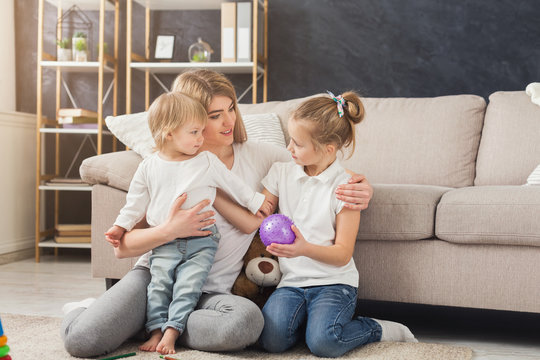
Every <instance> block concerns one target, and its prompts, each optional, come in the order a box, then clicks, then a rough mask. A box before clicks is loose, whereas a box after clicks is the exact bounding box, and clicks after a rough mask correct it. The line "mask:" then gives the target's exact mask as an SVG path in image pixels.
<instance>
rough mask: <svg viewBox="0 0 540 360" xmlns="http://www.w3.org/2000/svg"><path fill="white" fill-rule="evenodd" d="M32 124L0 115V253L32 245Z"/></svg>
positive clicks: (30, 118)
mask: <svg viewBox="0 0 540 360" xmlns="http://www.w3.org/2000/svg"><path fill="white" fill-rule="evenodd" d="M1 1H3V0H0V2H1ZM35 124H36V116H35V115H34V114H24V113H16V112H0V166H1V170H2V172H1V175H0V199H2V200H1V201H0V231H1V235H0V254H6V253H10V252H14V251H19V250H23V249H28V248H32V247H33V246H34V227H35V215H36V214H35V208H36V204H35V194H34V191H35V172H36V140H35V133H36V125H35Z"/></svg>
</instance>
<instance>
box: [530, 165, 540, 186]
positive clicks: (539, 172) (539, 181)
mask: <svg viewBox="0 0 540 360" xmlns="http://www.w3.org/2000/svg"><path fill="white" fill-rule="evenodd" d="M527 185H540V165H538V166H537V167H536V169H534V171H533V172H532V173H531V175H529V177H528V178H527Z"/></svg>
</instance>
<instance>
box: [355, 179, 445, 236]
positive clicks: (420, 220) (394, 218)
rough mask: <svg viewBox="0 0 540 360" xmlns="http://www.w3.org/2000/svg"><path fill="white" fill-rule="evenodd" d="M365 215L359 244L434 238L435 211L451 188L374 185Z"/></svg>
mask: <svg viewBox="0 0 540 360" xmlns="http://www.w3.org/2000/svg"><path fill="white" fill-rule="evenodd" d="M373 190H374V191H373V198H372V199H371V201H370V202H369V207H368V208H367V209H366V210H364V211H362V217H361V219H360V228H359V231H358V236H357V239H358V240H421V239H429V238H431V237H433V236H434V234H435V209H436V208H437V203H438V202H439V199H440V198H441V196H442V195H443V194H444V193H445V192H446V191H449V190H451V189H450V188H445V187H440V186H427V185H389V184H382V185H373Z"/></svg>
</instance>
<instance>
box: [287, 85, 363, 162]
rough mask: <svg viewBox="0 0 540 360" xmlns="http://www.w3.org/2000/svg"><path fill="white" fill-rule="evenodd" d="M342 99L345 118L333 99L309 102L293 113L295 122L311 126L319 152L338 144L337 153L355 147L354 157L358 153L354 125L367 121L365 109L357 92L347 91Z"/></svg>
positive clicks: (325, 98)
mask: <svg viewBox="0 0 540 360" xmlns="http://www.w3.org/2000/svg"><path fill="white" fill-rule="evenodd" d="M341 96H342V97H343V99H344V100H345V104H344V105H343V116H342V117H340V116H339V112H338V106H337V105H338V104H337V102H336V100H334V99H333V97H332V96H317V97H314V98H311V99H308V100H306V101H304V102H303V103H302V104H300V106H299V107H298V108H297V109H296V110H295V111H294V112H293V113H292V116H291V120H293V121H303V122H307V123H309V124H308V125H309V126H308V129H309V131H310V135H311V138H312V142H313V145H314V147H315V149H317V150H321V149H322V148H323V146H324V145H329V144H334V145H335V146H336V149H337V150H340V149H341V148H343V147H344V146H345V147H346V146H349V145H351V144H352V151H351V154H352V152H354V147H355V126H354V125H355V124H358V123H360V122H361V121H362V120H363V119H364V114H365V111H364V105H363V104H362V101H361V100H360V97H359V96H358V94H356V93H355V92H354V91H347V92H345V93H343V94H342V95H341Z"/></svg>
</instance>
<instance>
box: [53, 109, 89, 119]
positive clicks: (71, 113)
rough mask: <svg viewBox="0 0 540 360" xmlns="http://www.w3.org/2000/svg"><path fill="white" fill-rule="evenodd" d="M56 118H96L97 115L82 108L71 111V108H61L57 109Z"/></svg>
mask: <svg viewBox="0 0 540 360" xmlns="http://www.w3.org/2000/svg"><path fill="white" fill-rule="evenodd" d="M58 116H59V117H60V116H62V117H68V116H88V117H95V118H97V117H98V113H97V112H95V111H91V110H86V109H82V108H78V109H72V108H62V109H58Z"/></svg>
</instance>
